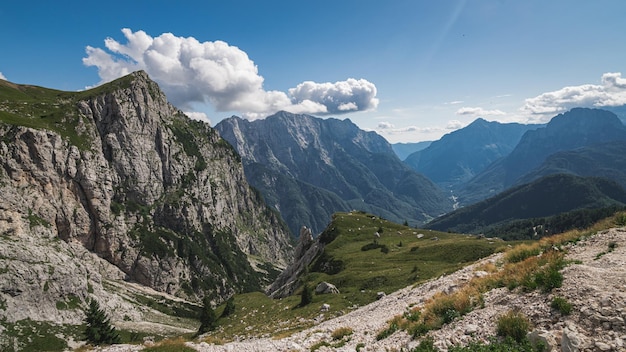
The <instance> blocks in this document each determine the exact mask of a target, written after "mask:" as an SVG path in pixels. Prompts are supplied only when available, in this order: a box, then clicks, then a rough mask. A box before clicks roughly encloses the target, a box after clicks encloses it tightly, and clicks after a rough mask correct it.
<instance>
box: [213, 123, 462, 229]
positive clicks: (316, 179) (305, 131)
mask: <svg viewBox="0 0 626 352" xmlns="http://www.w3.org/2000/svg"><path fill="white" fill-rule="evenodd" d="M215 128H216V129H217V130H218V131H219V132H220V134H221V135H222V136H223V138H224V139H226V140H228V141H229V142H230V143H231V144H232V145H233V147H234V148H235V149H236V150H237V151H238V152H239V153H240V155H241V156H242V159H243V161H244V168H245V169H246V170H248V171H247V172H246V175H247V176H248V178H249V180H251V181H250V182H251V184H252V185H253V186H255V187H256V188H258V189H259V190H260V191H261V193H262V194H263V195H264V197H265V198H267V199H276V200H278V203H274V204H271V205H272V206H274V207H275V208H276V209H280V210H281V212H282V211H283V210H284V209H285V208H286V207H288V206H292V207H293V206H294V204H286V203H285V202H284V197H283V198H281V197H279V196H278V195H277V194H278V191H277V190H278V189H279V188H280V187H281V186H282V185H279V184H274V183H272V182H270V181H271V180H272V179H276V178H277V176H276V177H275V176H270V175H269V173H268V172H273V173H279V174H281V175H283V176H286V177H290V178H293V179H295V180H298V182H303V183H306V184H307V185H311V186H312V187H315V188H320V189H324V190H326V191H330V192H332V193H333V194H335V195H336V197H337V198H335V200H334V201H332V205H331V206H328V207H325V208H326V209H325V210H323V211H318V210H315V209H310V208H309V206H307V205H306V204H303V203H299V204H298V205H296V206H297V209H298V212H299V213H301V214H302V215H301V216H300V215H298V216H291V217H290V216H288V215H287V216H286V215H285V213H283V216H284V217H285V221H287V223H288V224H289V227H290V229H291V230H292V233H298V232H299V229H300V227H301V226H307V227H310V228H311V229H312V230H313V231H314V232H315V233H320V232H321V231H322V230H323V227H318V226H315V224H311V223H306V222H305V221H308V219H310V218H317V217H318V216H323V217H324V219H323V220H318V221H315V222H316V223H317V224H321V223H327V222H328V221H329V220H330V218H328V217H327V216H328V214H332V213H333V212H336V211H349V210H351V209H360V210H364V211H367V212H371V213H373V214H378V215H381V216H385V217H387V218H389V219H392V220H395V221H398V222H402V221H408V222H409V223H411V224H417V223H420V222H423V221H425V220H427V219H428V218H430V217H432V216H436V215H439V214H441V213H442V212H445V211H446V210H447V209H449V208H450V207H451V201H450V200H449V199H447V198H446V196H444V195H443V193H442V191H441V190H440V189H438V188H437V187H436V186H435V185H434V184H433V183H432V182H431V181H430V180H428V179H427V178H425V177H424V176H422V175H420V174H418V173H416V172H414V171H413V170H411V169H410V168H409V167H407V166H405V165H404V164H402V162H401V161H400V160H399V159H398V157H397V156H396V155H395V153H394V152H393V149H392V147H391V145H390V144H389V143H388V142H387V141H386V140H385V139H384V138H383V137H381V136H379V135H378V134H376V133H374V132H365V131H363V130H360V129H359V128H358V127H357V126H356V125H354V124H353V123H352V122H351V121H350V120H338V119H334V118H330V119H319V118H316V117H313V116H309V115H298V114H290V113H287V112H279V113H277V114H275V115H272V116H269V117H267V118H265V119H263V120H255V121H247V120H244V119H241V118H238V117H231V118H228V119H225V120H222V121H221V122H220V123H218V124H217V125H216V126H215ZM255 163H258V164H262V165H263V166H264V168H265V171H266V175H268V176H267V177H265V178H264V179H263V180H258V179H256V177H257V176H256V175H254V173H253V172H250V169H251V166H250V165H253V164H255ZM293 184H296V183H293ZM293 192H297V193H300V192H301V191H299V190H298V189H293ZM321 193H322V192H319V193H318V194H321ZM299 197H300V196H299ZM328 199H329V201H330V198H328ZM339 200H340V201H339ZM342 203H343V204H342ZM345 205H347V206H348V207H349V208H346V207H345ZM335 206H336V207H335ZM324 212H326V213H324Z"/></svg>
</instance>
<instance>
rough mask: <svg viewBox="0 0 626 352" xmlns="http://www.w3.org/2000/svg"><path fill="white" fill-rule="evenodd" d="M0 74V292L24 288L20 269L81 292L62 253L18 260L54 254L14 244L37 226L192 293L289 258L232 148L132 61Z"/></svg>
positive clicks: (241, 282)
mask: <svg viewBox="0 0 626 352" xmlns="http://www.w3.org/2000/svg"><path fill="white" fill-rule="evenodd" d="M3 84H6V85H7V87H8V88H7V89H12V90H11V91H10V92H11V94H7V95H3V96H0V109H1V110H2V111H3V113H4V115H2V116H9V117H11V118H10V119H5V118H2V119H0V193H1V194H2V199H1V200H0V253H4V254H2V255H1V256H0V267H2V268H4V267H6V268H8V269H7V270H0V276H2V280H1V281H2V283H3V287H2V289H1V292H0V296H1V297H0V298H2V299H4V300H8V299H9V298H10V299H13V298H15V297H20V296H21V297H22V298H24V297H25V296H24V295H22V294H20V292H26V291H27V290H30V288H28V287H30V286H32V285H33V284H34V283H33V282H32V281H33V280H39V282H48V281H50V282H56V283H55V284H54V285H58V286H59V287H61V288H63V289H64V290H69V291H71V294H73V295H76V296H77V297H80V298H81V299H83V298H84V297H85V296H86V294H85V288H86V285H87V284H86V282H87V281H85V280H83V281H82V283H76V284H77V285H79V286H80V287H78V286H76V287H74V286H72V285H65V284H64V283H62V282H60V281H59V280H62V278H61V277H60V276H63V277H72V276H76V277H81V278H84V277H87V276H89V275H90V274H89V272H90V271H89V270H88V269H86V268H84V267H83V265H82V264H80V262H77V263H75V265H74V267H73V268H70V267H68V269H67V272H65V271H58V272H57V271H56V270H57V269H54V267H55V266H56V264H55V263H57V262H63V261H65V260H58V261H54V260H52V261H49V263H51V264H46V265H45V266H50V267H51V268H52V269H50V271H53V272H55V274H54V275H43V274H41V275H40V274H36V273H34V272H32V273H29V274H26V273H25V272H23V270H22V269H19V268H20V267H21V266H20V265H22V264H20V263H28V258H33V259H32V260H33V261H41V262H47V261H46V260H40V259H37V258H41V256H42V255H43V256H44V257H46V256H54V255H56V254H58V253H54V252H50V253H48V254H44V253H41V254H40V255H35V254H32V253H30V252H29V251H30V249H29V248H28V246H17V247H16V246H15V243H16V241H17V242H23V243H27V242H28V241H29V239H33V241H35V239H36V238H42V236H43V238H46V241H52V242H53V241H55V240H59V239H60V240H62V241H63V242H64V243H65V244H68V245H69V247H67V248H70V249H71V248H75V247H74V246H75V244H80V245H81V246H82V248H84V249H86V250H88V251H90V252H92V253H96V254H97V255H98V256H100V257H101V258H104V259H106V260H107V261H108V262H109V263H111V264H113V265H114V266H115V267H117V268H118V269H119V270H120V271H119V273H118V274H116V275H122V276H123V277H124V278H125V279H126V280H130V281H134V282H137V283H140V284H143V285H146V286H149V287H152V288H154V289H156V290H158V291H162V292H166V293H170V294H175V295H178V296H183V297H188V298H192V299H198V297H202V296H204V295H209V296H211V297H213V298H214V299H215V300H216V301H219V300H221V299H222V298H223V297H225V296H227V295H229V294H232V292H239V291H247V290H258V289H261V288H263V287H264V286H265V285H266V284H268V282H267V280H266V276H265V273H264V272H263V270H262V269H261V268H264V269H267V266H268V265H269V266H270V267H272V266H273V267H276V268H279V269H282V268H284V267H285V266H286V264H287V263H288V262H289V261H290V258H291V254H292V247H291V244H290V238H289V236H288V230H287V229H286V227H285V226H284V225H283V223H282V221H281V220H280V217H279V216H278V215H277V214H276V213H274V212H273V211H271V210H270V209H269V208H268V207H266V206H265V204H264V203H263V200H262V198H261V197H260V195H259V194H258V193H257V192H255V191H254V190H253V189H252V188H251V187H249V186H248V184H247V182H246V180H245V177H244V173H243V168H242V165H241V162H240V159H239V156H238V155H237V153H236V152H235V151H234V150H233V148H232V147H231V146H230V145H229V144H228V143H227V142H225V141H224V140H223V139H221V137H220V136H219V134H218V133H217V132H216V131H215V130H214V129H212V128H210V127H209V126H208V125H207V124H204V123H201V122H197V121H192V120H190V119H189V118H187V117H186V116H185V115H184V114H183V113H182V112H181V111H179V110H177V109H176V108H175V107H173V106H172V105H170V104H169V103H168V102H167V100H166V97H165V96H164V94H163V93H162V92H161V91H160V89H159V87H158V86H157V84H156V83H154V82H153V81H151V80H150V79H149V77H148V76H147V75H146V74H145V73H144V72H136V73H133V74H131V75H129V76H127V77H123V78H121V79H119V80H117V81H114V82H111V83H108V84H105V85H103V86H101V87H98V88H95V89H92V90H88V91H85V92H79V93H68V92H57V91H51V90H48V89H44V88H39V87H30V86H18V85H12V84H8V83H3ZM7 91H8V90H7ZM7 121H10V122H7ZM59 245H60V244H59ZM46 248H48V247H46ZM50 248H55V247H54V244H53V245H52V247H50ZM70 249H68V252H67V253H68V254H67V255H68V257H69V258H72V256H73V255H75V254H71V253H75V251H74V252H72V251H71V250H70ZM29 270H30V269H29ZM33 270H35V269H33ZM37 270H38V269H37ZM42 270H43V269H42ZM43 271H45V270H43ZM61 273H63V274H61ZM33 276H34V277H33ZM35 278H38V279H35ZM68 280H69V279H68ZM50 285H53V284H49V286H48V288H49V290H48V291H45V290H43V286H42V287H40V289H41V291H40V294H41V295H45V294H46V292H52V291H51V289H52V287H53V286H50ZM33 299H35V298H33ZM24 303H25V304H26V303H27V302H24ZM28 316H30V315H29V314H26V315H25V317H28ZM33 317H34V315H33Z"/></svg>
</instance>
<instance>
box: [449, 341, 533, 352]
mask: <svg viewBox="0 0 626 352" xmlns="http://www.w3.org/2000/svg"><path fill="white" fill-rule="evenodd" d="M538 347H539V346H538ZM543 351H544V349H543V348H542V347H539V348H535V347H533V346H532V344H531V343H530V342H529V341H528V339H524V341H522V342H516V341H515V340H513V339H511V338H510V337H509V338H506V339H504V341H498V340H497V339H495V338H492V339H491V340H490V341H489V343H488V344H485V343H483V342H476V341H475V342H470V343H469V344H468V345H467V346H464V347H460V346H452V347H450V349H448V352H543Z"/></svg>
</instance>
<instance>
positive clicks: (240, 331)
mask: <svg viewBox="0 0 626 352" xmlns="http://www.w3.org/2000/svg"><path fill="white" fill-rule="evenodd" d="M376 232H378V233H379V235H380V237H379V238H378V237H375V235H374V234H375V233H376ZM418 235H423V237H422V236H419V237H421V238H418ZM320 236H321V241H322V242H326V243H327V245H326V247H325V249H324V252H323V254H322V255H320V256H319V257H318V258H316V260H314V261H313V262H312V264H311V265H310V266H309V270H308V273H307V274H305V275H304V277H302V278H301V283H302V284H304V283H306V284H307V285H308V286H310V287H312V288H315V286H317V284H318V283H319V282H321V281H326V282H329V283H331V284H333V285H335V286H337V288H338V289H339V291H340V294H320V295H316V294H314V295H313V302H312V303H311V304H309V305H306V306H304V307H299V306H298V305H299V303H300V291H298V292H296V294H295V295H294V296H291V297H287V298H284V299H280V300H272V299H270V298H268V297H266V296H265V295H263V294H261V293H248V294H242V295H237V296H235V305H236V307H237V308H236V310H235V314H234V315H232V316H229V317H225V318H221V319H220V320H219V325H220V327H219V328H218V329H217V330H216V331H215V332H213V333H211V334H210V337H209V339H210V340H211V341H214V342H215V341H220V340H226V341H227V340H231V339H233V338H234V337H235V336H240V337H241V336H248V337H251V336H283V335H287V334H290V333H292V332H294V331H298V330H301V329H304V328H306V327H309V326H312V325H313V324H314V319H315V318H318V317H319V315H320V307H321V305H322V304H324V303H327V304H329V305H330V307H331V308H330V310H329V312H327V313H324V319H328V318H332V317H334V316H337V315H341V314H345V313H347V312H348V311H350V310H352V309H356V308H357V307H359V306H363V305H365V304H367V303H370V302H373V301H374V300H375V299H376V295H377V293H378V292H381V291H382V292H385V293H392V292H394V291H396V290H398V289H400V288H403V287H406V286H409V285H411V284H417V283H420V282H424V281H426V280H429V279H431V278H434V277H438V276H440V275H442V274H445V273H451V272H453V271H455V270H457V269H459V268H461V267H463V266H465V265H468V264H470V263H472V262H474V261H476V260H478V259H480V258H483V257H485V256H488V255H490V254H492V253H494V252H496V251H498V250H500V249H501V248H502V247H503V246H504V245H505V244H504V242H499V241H497V242H494V241H490V240H488V239H477V238H476V237H471V236H463V235H456V234H450V233H443V232H438V231H432V230H422V229H415V228H410V227H407V226H403V225H399V224H395V223H392V222H389V221H387V220H385V219H382V218H379V217H375V216H373V215H371V214H367V213H363V212H349V213H337V214H335V215H334V216H333V220H332V222H331V223H330V224H329V225H328V227H327V228H326V230H325V231H324V232H323V233H322V235H320ZM374 240H376V241H374ZM506 244H509V243H508V242H507V243H506ZM364 249H365V250H364ZM222 311H223V307H219V308H218V309H217V314H218V316H219V315H220V314H221V312H222ZM268 321H271V322H272V324H267V322H268Z"/></svg>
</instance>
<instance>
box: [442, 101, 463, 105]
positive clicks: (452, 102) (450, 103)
mask: <svg viewBox="0 0 626 352" xmlns="http://www.w3.org/2000/svg"><path fill="white" fill-rule="evenodd" d="M463 103H464V101H463V100H454V101H449V102H447V103H444V104H445V105H458V104H463Z"/></svg>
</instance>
